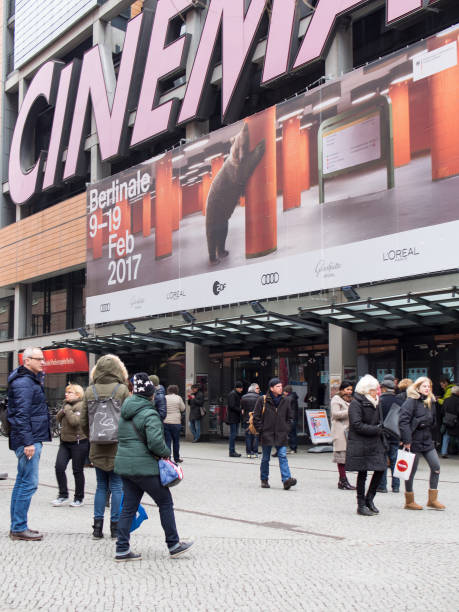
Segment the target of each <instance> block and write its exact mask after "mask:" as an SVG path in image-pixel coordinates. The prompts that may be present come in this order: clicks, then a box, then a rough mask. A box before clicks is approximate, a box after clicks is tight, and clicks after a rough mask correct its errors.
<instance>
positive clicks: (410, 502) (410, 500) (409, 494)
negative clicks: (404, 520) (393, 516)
mask: <svg viewBox="0 0 459 612" xmlns="http://www.w3.org/2000/svg"><path fill="white" fill-rule="evenodd" d="M422 509H423V508H422V506H420V505H419V504H417V503H416V502H415V501H414V492H413V491H406V492H405V510H422Z"/></svg>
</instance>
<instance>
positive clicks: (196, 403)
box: [188, 385, 204, 442]
mask: <svg viewBox="0 0 459 612" xmlns="http://www.w3.org/2000/svg"><path fill="white" fill-rule="evenodd" d="M188 405H189V407H190V430H191V433H192V434H193V442H199V438H200V437H201V419H202V416H203V415H202V411H201V408H202V407H203V406H204V395H203V393H202V391H201V390H200V388H199V385H192V386H191V393H190V395H189V396H188Z"/></svg>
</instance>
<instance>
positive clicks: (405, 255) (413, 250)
mask: <svg viewBox="0 0 459 612" xmlns="http://www.w3.org/2000/svg"><path fill="white" fill-rule="evenodd" d="M416 255H420V253H419V251H418V249H417V247H404V248H403V249H390V250H389V251H385V252H384V253H383V254H382V258H383V261H384V262H389V263H390V262H398V261H407V259H409V258H410V257H414V256H416Z"/></svg>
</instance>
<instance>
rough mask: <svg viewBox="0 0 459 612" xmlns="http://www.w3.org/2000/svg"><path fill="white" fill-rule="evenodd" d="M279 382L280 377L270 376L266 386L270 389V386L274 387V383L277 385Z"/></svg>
mask: <svg viewBox="0 0 459 612" xmlns="http://www.w3.org/2000/svg"><path fill="white" fill-rule="evenodd" d="M280 382H281V379H280V378H277V377H274V378H271V380H270V381H269V383H268V387H269V388H270V389H271V387H275V386H276V385H278V384H279V383H280Z"/></svg>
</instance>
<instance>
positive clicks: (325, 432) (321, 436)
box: [306, 410, 333, 444]
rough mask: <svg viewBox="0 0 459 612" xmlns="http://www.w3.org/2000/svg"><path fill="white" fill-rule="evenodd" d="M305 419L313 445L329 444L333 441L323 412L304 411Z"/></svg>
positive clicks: (325, 414)
mask: <svg viewBox="0 0 459 612" xmlns="http://www.w3.org/2000/svg"><path fill="white" fill-rule="evenodd" d="M306 418H307V421H308V427H309V433H310V436H311V441H312V443H313V444H329V443H330V442H332V441H333V438H332V436H331V432H330V425H329V424H328V418H327V413H326V412H325V410H306Z"/></svg>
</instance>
